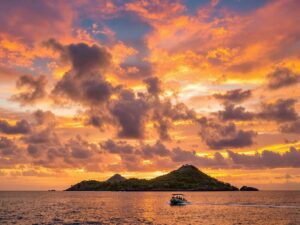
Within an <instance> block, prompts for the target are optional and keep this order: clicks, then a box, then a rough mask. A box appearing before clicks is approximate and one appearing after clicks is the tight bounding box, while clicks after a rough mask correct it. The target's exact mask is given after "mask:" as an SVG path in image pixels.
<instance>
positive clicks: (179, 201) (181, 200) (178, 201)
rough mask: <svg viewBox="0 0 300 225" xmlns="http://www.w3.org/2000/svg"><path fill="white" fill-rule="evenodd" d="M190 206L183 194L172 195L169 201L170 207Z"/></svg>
mask: <svg viewBox="0 0 300 225" xmlns="http://www.w3.org/2000/svg"><path fill="white" fill-rule="evenodd" d="M186 204H190V202H188V201H187V200H186V199H185V197H184V195H183V194H172V198H171V200H170V205H186Z"/></svg>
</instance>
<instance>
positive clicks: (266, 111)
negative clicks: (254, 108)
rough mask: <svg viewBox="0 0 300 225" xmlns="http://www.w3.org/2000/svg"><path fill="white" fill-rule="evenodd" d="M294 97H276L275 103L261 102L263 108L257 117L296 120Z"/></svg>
mask: <svg viewBox="0 0 300 225" xmlns="http://www.w3.org/2000/svg"><path fill="white" fill-rule="evenodd" d="M295 103H296V100H295V99H291V98H289V99H278V100H277V101H276V102H275V103H269V104H268V103H266V104H263V106H262V107H263V109H262V111H261V112H260V113H258V117H260V118H262V119H265V120H275V121H277V122H286V121H294V120H297V118H298V114H297V112H296V110H295V107H294V105H295Z"/></svg>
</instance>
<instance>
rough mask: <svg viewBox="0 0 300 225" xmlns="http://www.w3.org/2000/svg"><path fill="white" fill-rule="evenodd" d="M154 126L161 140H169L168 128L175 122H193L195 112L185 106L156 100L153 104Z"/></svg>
mask: <svg viewBox="0 0 300 225" xmlns="http://www.w3.org/2000/svg"><path fill="white" fill-rule="evenodd" d="M153 107H154V108H153V116H152V119H153V120H154V121H155V126H156V129H157V131H158V134H159V137H160V139H161V140H170V139H171V138H170V135H169V128H171V127H172V123H173V122H175V121H187V120H195V119H196V112H195V111H194V110H193V109H189V108H188V107H187V106H186V105H185V104H183V103H178V104H175V105H174V104H172V103H171V101H170V100H158V101H156V102H155V103H154V104H153Z"/></svg>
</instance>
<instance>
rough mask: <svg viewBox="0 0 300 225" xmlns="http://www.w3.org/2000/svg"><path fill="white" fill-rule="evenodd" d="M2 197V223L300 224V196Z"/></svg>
mask: <svg viewBox="0 0 300 225" xmlns="http://www.w3.org/2000/svg"><path fill="white" fill-rule="evenodd" d="M185 195H186V197H187V199H188V200H189V201H191V202H192V204H190V205H185V206H180V207H174V206H170V205H169V204H168V201H169V199H170V196H171V193H170V192H0V224H1V225H2V224H22V225H23V224H263V225H269V224H276V225H277V224H289V225H292V224H300V192H292V191H287V192H279V191H277V192H271V191H261V192H187V193H185Z"/></svg>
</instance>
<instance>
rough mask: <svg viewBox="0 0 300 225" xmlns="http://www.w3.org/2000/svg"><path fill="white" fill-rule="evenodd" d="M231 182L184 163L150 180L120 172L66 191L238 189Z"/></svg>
mask: <svg viewBox="0 0 300 225" xmlns="http://www.w3.org/2000/svg"><path fill="white" fill-rule="evenodd" d="M238 190H239V189H238V188H236V187H234V186H232V185H231V184H229V183H224V182H222V181H219V180H217V179H215V178H213V177H210V176H209V175H207V174H205V173H203V172H202V171H200V170H199V169H198V168H197V167H195V166H193V165H183V166H181V167H180V168H179V169H177V170H174V171H172V172H170V173H168V174H166V175H163V176H159V177H156V178H153V179H150V180H146V179H137V178H130V179H125V178H124V177H122V176H121V175H119V174H116V175H114V176H112V177H111V178H109V179H108V180H107V181H95V180H90V181H82V182H80V183H78V184H75V185H73V186H71V187H70V188H68V189H67V190H66V191H238Z"/></svg>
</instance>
